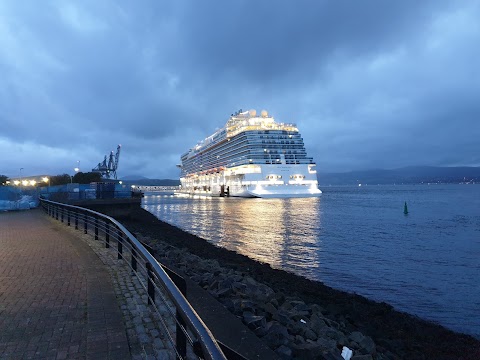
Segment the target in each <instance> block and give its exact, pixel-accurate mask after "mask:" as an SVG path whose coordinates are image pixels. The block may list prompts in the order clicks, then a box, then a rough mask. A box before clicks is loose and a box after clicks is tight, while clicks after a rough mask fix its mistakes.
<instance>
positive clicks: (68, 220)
mask: <svg viewBox="0 0 480 360" xmlns="http://www.w3.org/2000/svg"><path fill="white" fill-rule="evenodd" d="M67 226H70V210H67Z"/></svg>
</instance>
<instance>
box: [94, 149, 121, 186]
mask: <svg viewBox="0 0 480 360" xmlns="http://www.w3.org/2000/svg"><path fill="white" fill-rule="evenodd" d="M120 148H121V145H118V146H117V152H116V153H115V154H114V153H113V150H112V151H111V152H110V156H109V157H108V162H107V155H105V157H104V158H103V161H102V162H99V163H98V165H97V167H96V168H94V169H92V171H93V172H98V173H100V174H101V175H102V177H103V178H106V179H110V177H113V178H114V179H115V180H116V179H117V169H118V160H119V158H120Z"/></svg>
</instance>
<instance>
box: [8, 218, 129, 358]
mask: <svg viewBox="0 0 480 360" xmlns="http://www.w3.org/2000/svg"><path fill="white" fill-rule="evenodd" d="M64 226H65V225H63V224H61V225H60V223H57V224H55V223H53V222H52V221H50V220H49V219H48V218H47V217H46V216H45V215H44V214H43V213H42V212H41V211H40V210H30V211H22V212H8V213H0V359H85V358H87V359H129V358H131V355H130V351H129V347H128V341H127V335H126V329H125V326H124V323H123V316H122V312H121V310H120V308H119V305H118V303H117V300H116V298H115V293H114V289H113V285H112V280H111V277H110V275H109V273H108V272H107V270H106V268H105V265H104V264H103V263H102V261H101V260H100V259H99V258H98V256H97V255H95V253H94V252H93V251H92V249H91V248H90V247H89V246H88V245H87V244H86V243H85V242H83V241H78V237H76V236H75V235H74V234H73V233H71V232H65V231H62V227H64Z"/></svg>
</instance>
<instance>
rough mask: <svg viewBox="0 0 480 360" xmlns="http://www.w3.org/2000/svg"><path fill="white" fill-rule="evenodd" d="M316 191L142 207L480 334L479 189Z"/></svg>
mask: <svg viewBox="0 0 480 360" xmlns="http://www.w3.org/2000/svg"><path fill="white" fill-rule="evenodd" d="M322 190H323V192H324V194H323V195H322V197H321V198H316V199H238V198H195V199H194V198H184V197H173V196H159V195H146V196H145V198H144V202H143V206H144V208H145V209H146V210H148V211H150V212H151V213H153V214H154V215H156V216H157V217H158V218H159V219H161V220H163V221H166V222H169V223H171V224H174V225H176V226H178V227H180V228H182V229H184V230H186V231H188V232H190V233H193V234H196V235H198V236H200V237H203V238H205V239H207V240H209V241H210V242H211V243H213V244H216V245H218V246H223V247H225V248H228V249H230V250H235V251H237V252H239V253H242V254H245V255H247V256H249V257H251V258H254V259H257V260H260V261H263V262H267V263H269V264H271V265H272V266H274V267H276V268H281V269H285V270H288V271H291V272H294V273H297V274H299V275H302V276H305V277H308V278H311V279H315V280H320V281H323V282H324V283H325V284H327V285H330V286H332V287H335V288H338V289H342V290H346V291H349V292H356V293H358V294H361V295H364V296H366V297H368V298H370V299H374V300H378V301H385V302H388V303H390V304H391V305H393V306H394V307H395V308H397V309H399V310H403V311H406V312H409V313H412V314H416V315H418V316H420V317H422V318H425V319H430V320H434V321H436V322H438V323H440V324H443V325H445V326H447V327H449V328H451V329H453V330H456V331H460V332H465V333H468V334H472V335H474V336H476V337H480V186H478V185H430V186H428V185H417V186H363V187H325V188H322ZM404 201H407V203H408V209H409V214H408V215H407V216H405V215H404V214H403V204H404Z"/></svg>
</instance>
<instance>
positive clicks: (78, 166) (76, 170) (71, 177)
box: [70, 160, 80, 183]
mask: <svg viewBox="0 0 480 360" xmlns="http://www.w3.org/2000/svg"><path fill="white" fill-rule="evenodd" d="M73 170H74V171H75V175H76V174H77V173H78V172H79V171H80V160H77V167H75V168H74V169H73ZM70 180H71V182H70V183H73V176H70Z"/></svg>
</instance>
